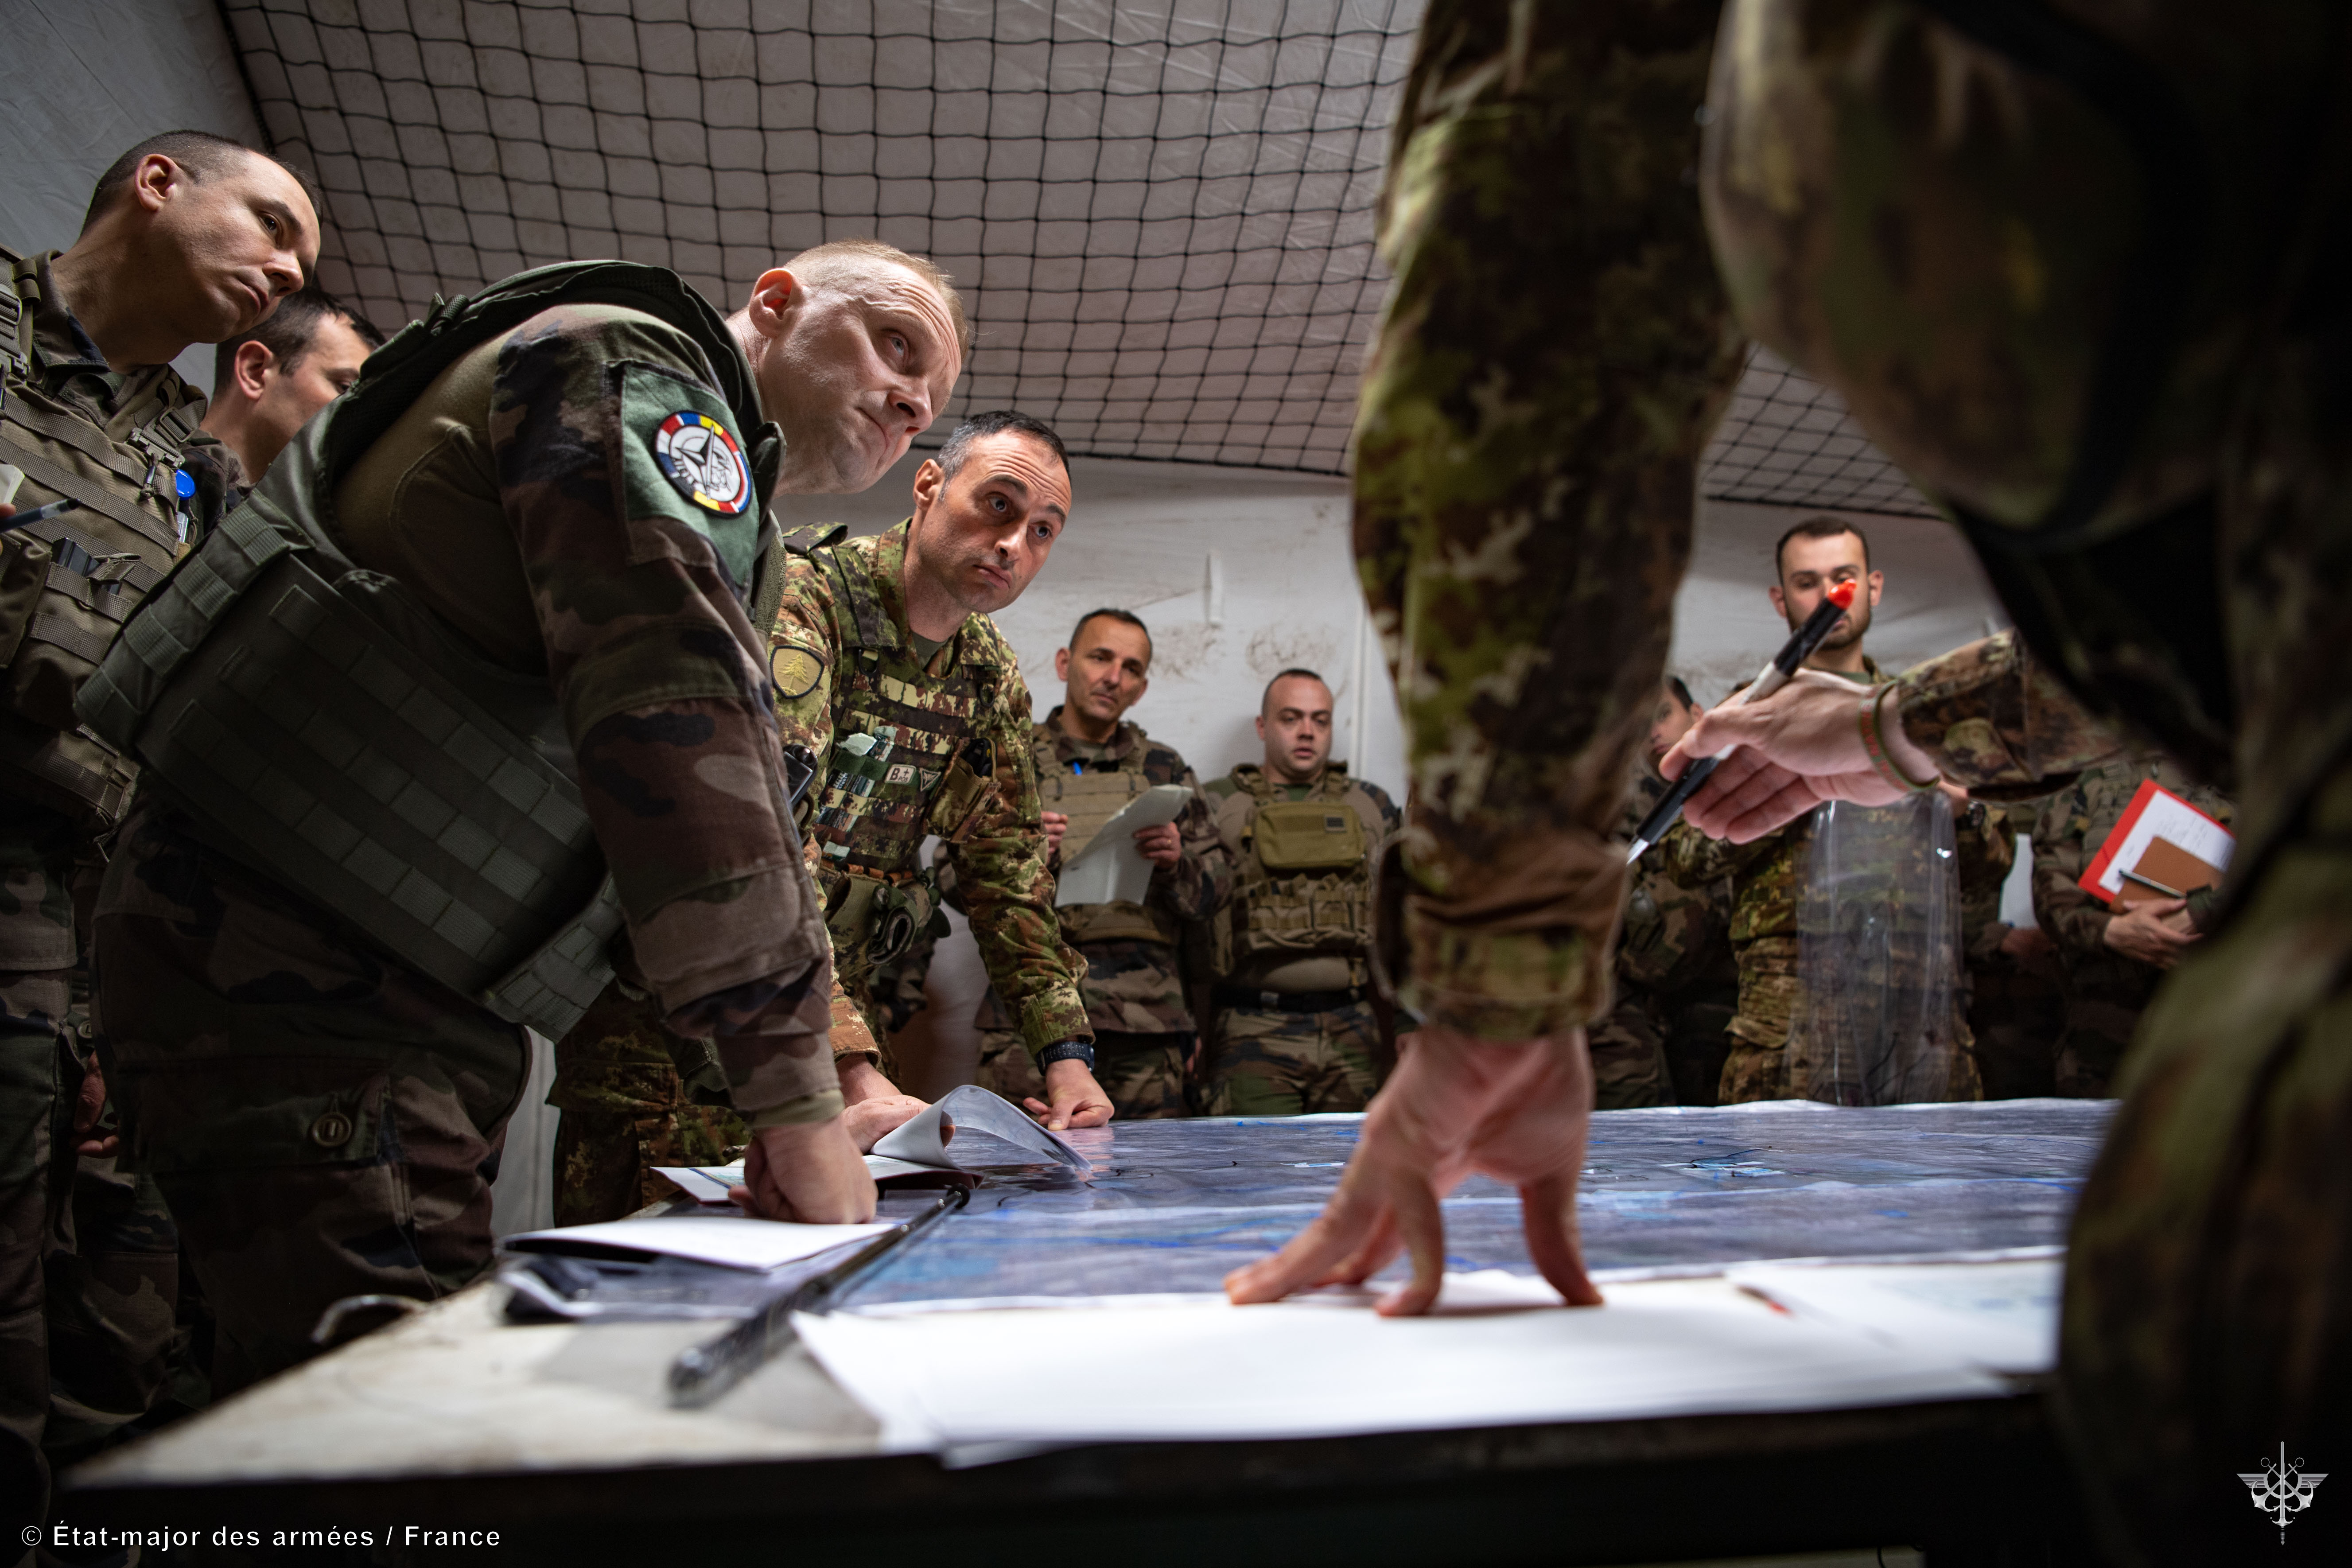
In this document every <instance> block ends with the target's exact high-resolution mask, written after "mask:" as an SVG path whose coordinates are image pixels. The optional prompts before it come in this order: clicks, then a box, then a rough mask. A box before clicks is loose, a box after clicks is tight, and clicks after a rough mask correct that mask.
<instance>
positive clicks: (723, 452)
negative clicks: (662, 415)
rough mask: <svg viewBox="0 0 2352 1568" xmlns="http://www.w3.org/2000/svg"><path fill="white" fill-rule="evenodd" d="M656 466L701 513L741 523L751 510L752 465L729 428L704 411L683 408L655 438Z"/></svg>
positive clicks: (669, 419)
mask: <svg viewBox="0 0 2352 1568" xmlns="http://www.w3.org/2000/svg"><path fill="white" fill-rule="evenodd" d="M654 461H656V462H657V463H659V464H660V465H661V471H662V472H663V473H664V474H666V475H667V476H668V478H669V482H670V483H671V484H674V485H676V486H677V489H678V493H679V494H681V495H683V496H684V497H686V499H687V500H690V501H692V502H693V503H694V504H695V505H697V506H698V507H705V508H708V509H709V510H712V511H715V512H718V513H719V514H721V515H722V516H726V517H737V516H740V515H741V514H742V512H743V511H744V510H746V509H747V508H749V507H750V506H751V463H750V462H749V461H748V460H746V459H745V458H744V456H743V448H742V447H739V446H737V445H736V444H735V437H732V436H730V435H729V434H728V433H727V426H724V425H721V424H720V423H719V421H718V420H716V419H713V418H712V417H710V416H709V415H708V414H704V413H702V412H701V411H699V410H698V409H693V408H681V409H679V410H678V411H677V413H675V414H673V415H671V416H669V417H668V418H667V419H665V420H663V421H662V424H661V428H660V429H658V430H656V431H655V432H654Z"/></svg>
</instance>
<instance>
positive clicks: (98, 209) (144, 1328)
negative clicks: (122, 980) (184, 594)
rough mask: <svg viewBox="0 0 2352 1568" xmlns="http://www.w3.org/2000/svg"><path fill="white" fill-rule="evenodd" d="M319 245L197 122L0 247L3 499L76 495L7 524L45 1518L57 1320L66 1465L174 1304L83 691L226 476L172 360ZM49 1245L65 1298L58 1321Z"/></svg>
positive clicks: (111, 788)
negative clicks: (132, 1167)
mask: <svg viewBox="0 0 2352 1568" xmlns="http://www.w3.org/2000/svg"><path fill="white" fill-rule="evenodd" d="M318 246H319V229H318V217H317V213H316V210H315V208H314V207H313V206H312V205H311V202H310V195H309V194H308V192H307V191H306V190H305V188H304V187H303V184H302V183H301V182H300V180H299V179H298V178H297V177H296V176H295V175H294V174H293V173H292V172H291V171H289V170H288V169H287V168H286V167H285V166H284V165H283V164H281V163H278V162H277V161H276V160H274V159H271V158H268V157H267V156H265V155H263V154H261V153H256V152H253V151H252V150H251V149H249V148H246V147H243V146H240V145H238V144H237V143H236V142H230V141H227V140H226V139H224V138H221V137H217V136H212V135H207V134H205V133H204V132H193V131H184V132H169V133H167V134H165V135H162V136H157V137H152V138H150V139H149V140H148V141H145V142H141V143H140V144H139V145H138V146H136V147H133V148H132V149H131V150H130V151H129V152H127V153H123V154H122V155H121V157H120V158H117V159H116V160H115V161H114V163H112V164H111V165H110V166H109V168H108V169H107V170H106V172H105V173H104V174H101V175H100V177H99V180H98V184H97V186H96V188H95V190H94V191H93V192H92V194H91V196H90V202H89V211H88V213H87V215H86V216H84V218H83V220H82V228H81V233H80V235H79V237H78V238H77V239H76V240H75V241H74V243H73V245H72V246H71V247H69V248H68V249H67V250H64V251H61V252H51V253H48V254H47V255H38V256H28V257H19V256H16V255H15V254H14V253H0V261H5V264H6V266H7V267H8V269H9V278H8V286H7V288H6V289H5V290H0V358H5V385H0V464H5V465H7V466H8V467H9V468H14V469H16V471H17V472H18V473H19V474H21V475H22V480H21V483H19V484H18V485H17V486H16V489H15V491H14V497H13V507H6V508H0V511H7V512H9V513H10V514H11V515H12V516H13V514H14V513H17V512H28V511H31V510H35V509H37V508H41V507H45V506H47V505H50V504H53V503H56V502H59V501H68V502H71V503H73V504H72V507H71V509H70V510H66V511H64V512H63V513H61V514H59V515H57V516H53V517H50V518H48V519H47V520H43V521H30V522H26V523H22V524H18V525H16V526H15V527H8V528H7V529H6V531H5V532H0V666H5V689H0V871H5V885H6V896H5V899H0V1447H5V1453H4V1454H0V1472H5V1473H0V1488H5V1495H7V1496H9V1497H11V1498H15V1499H22V1500H26V1501H27V1502H30V1503H32V1504H33V1505H34V1506H39V1504H38V1500H39V1499H40V1498H41V1497H43V1496H44V1495H46V1490H47V1475H46V1467H45V1466H44V1465H43V1464H42V1461H41V1459H40V1456H39V1448H40V1445H41V1443H42V1441H43V1439H44V1436H45V1435H49V1434H46V1433H45V1427H46V1426H47V1418H48V1415H49V1411H50V1405H51V1384H50V1363H51V1350H52V1347H51V1344H50V1340H49V1333H48V1327H47V1323H46V1322H45V1317H48V1316H52V1315H53V1316H55V1317H56V1318H57V1319H58V1321H60V1323H61V1324H62V1325H63V1326H64V1327H65V1330H66V1337H67V1339H68V1342H69V1343H70V1345H71V1346H72V1349H71V1350H70V1352H68V1354H67V1357H66V1360H67V1363H68V1376H67V1377H65V1378H64V1379H62V1380H61V1382H60V1386H59V1391H58V1392H59V1395H60V1399H59V1403H60V1405H61V1406H62V1407H63V1408H64V1409H66V1410H68V1411H70V1412H72V1413H73V1415H74V1416H75V1419H73V1420H71V1421H70V1422H68V1423H62V1424H61V1425H60V1427H59V1430H58V1432H57V1433H55V1434H54V1436H56V1437H57V1438H58V1439H59V1440H61V1441H63V1442H64V1443H66V1444H67V1446H68V1450H67V1451H68V1452H69V1453H70V1452H74V1451H79V1450H80V1449H84V1448H86V1447H89V1446H90V1445H92V1444H94V1443H95V1442H97V1441H99V1440H101V1439H102V1438H103V1436H105V1435H106V1434H107V1433H108V1432H110V1431H111V1430H112V1429H114V1428H115V1427H117V1426H120V1425H121V1424H122V1423H124V1422H127V1421H129V1420H131V1419H133V1418H135V1417H136V1416H138V1415H141V1414H142V1413H143V1412H144V1410H145V1409H146V1408H147V1405H148V1404H149V1403H150V1402H151V1401H152V1399H153V1398H154V1397H155V1395H156V1394H157V1393H158V1392H159V1390H160V1388H161V1385H162V1379H163V1357H164V1352H165V1349H166V1347H167V1345H168V1343H169V1341H170V1339H171V1335H172V1331H173V1321H172V1320H173V1302H174V1300H176V1298H177V1295H178V1266H177V1259H176V1237H174V1235H173V1231H172V1227H171V1222H170V1220H169V1217H168V1216H167V1215H165V1214H164V1213H163V1208H162V1205H160V1203H157V1202H154V1201H152V1194H150V1198H149V1201H143V1202H142V1200H141V1194H140V1190H139V1189H140V1188H142V1187H143V1186H145V1185H147V1184H144V1183H142V1182H140V1181H139V1180H138V1179H137V1178H135V1177H133V1176H131V1174H130V1173H128V1172H127V1171H123V1170H121V1169H119V1168H118V1167H119V1163H120V1162H119V1160H118V1155H119V1142H118V1140H117V1138H116V1137H115V1135H113V1134H112V1133H111V1132H110V1131H106V1130H105V1129H104V1128H103V1127H101V1126H100V1125H99V1121H100V1112H101V1110H102V1108H103V1107H104V1106H105V1103H106V1089H105V1085H104V1082H103V1080H102V1077H101V1075H100V1070H99V1067H98V1063H97V1058H96V1056H95V1054H94V1053H93V1051H92V1049H91V1046H90V1040H89V1029H88V1026H86V1025H79V1024H75V1025H71V1026H69V1024H68V1009H69V1008H70V1007H72V1006H73V1005H74V1004H75V1000H76V999H75V997H74V994H73V993H74V991H75V989H76V986H77V983H78V981H79V980H80V979H81V978H82V977H83V975H84V973H85V972H84V971H82V970H81V968H80V961H81V959H82V958H83V956H84V955H85V954H86V952H87V943H88V939H89V912H90V902H91V895H92V894H93V893H94V891H95V880H96V874H97V868H99V867H100V865H102V864H103V861H102V858H101V857H100V853H99V851H98V847H97V846H98V844H99V842H100V840H101V839H102V838H103V837H104V836H105V835H106V834H108V833H109V832H110V831H111V830H112V828H113V826H114V825H115V823H116V821H117V820H118V818H119V816H120V814H121V810H122V807H123V803H124V800H125V798H126V796H127V795H128V792H129V786H130V783H131V776H132V770H131V765H130V764H129V763H126V762H125V761H124V760H122V759H121V757H119V756H118V755H116V753H115V752H113V750H112V749H111V748H110V747H108V746H106V745H104V744H103V743H101V742H99V741H97V740H96V739H94V738H92V737H91V736H90V735H89V734H88V733H87V732H85V731H82V730H81V729H80V728H79V721H78V720H77V718H76V716H75V714H74V710H73V700H74V697H75V694H76V693H77V691H79V689H80V687H81V685H82V683H83V681H84V680H85V679H87V678H88V677H89V673H90V671H91V670H92V669H93V668H95V666H96V663H97V661H98V659H99V658H101V657H102V656H103V655H104V653H105V650H106V648H107V647H108V646H109V644H110V642H111V641H112V639H113V637H114V635H115V632H116V629H117V628H118V627H119V626H120V625H121V621H122V618H123V617H124V616H127V615H128V614H129V613H130V612H131V609H132V608H133V607H134V606H135V605H138V604H139V602H140V601H141V599H142V597H144V596H145V595H146V594H147V593H148V592H149V591H150V590H152V588H153V587H154V586H155V584H157V583H158V582H160V581H161V579H162V575H163V573H164V572H165V571H167V570H168V569H169V568H170V566H171V564H172V563H173V559H174V558H175V556H176V555H177V553H178V550H179V547H180V542H181V541H182V540H183V539H184V538H185V537H186V536H187V534H188V533H189V532H190V531H191V529H194V531H199V532H200V531H202V529H203V527H204V526H205V523H207V522H208V521H210V519H211V513H210V512H209V511H208V510H205V501H206V500H212V501H215V502H216V501H217V499H218V497H219V495H220V488H219V485H218V482H217V479H214V481H213V482H212V483H210V484H209V485H208V486H207V487H206V489H208V491H209V496H208V497H207V496H193V497H192V496H186V495H184V494H183V492H182V489H181V486H180V483H179V481H180V479H182V477H183V465H184V462H186V463H187V465H188V467H189V468H194V469H200V470H201V471H203V472H205V473H206V474H207V475H216V474H217V472H218V469H217V468H216V467H215V466H214V465H213V464H211V463H209V462H203V461H200V460H191V459H192V458H193V455H194V452H195V451H196V450H197V449H198V448H202V447H207V446H209V445H210V444H209V443H207V442H205V441H204V440H202V439H201V438H200V437H198V433H197V422H198V419H199V417H200V416H201V415H202V413H203V405H204V400H203V398H202V397H201V396H200V395H198V394H197V393H196V392H195V391H194V390H193V389H192V388H191V387H189V386H188V385H187V384H186V383H185V382H184V381H182V380H181V379H180V377H179V375H178V374H177V373H175V372H174V371H173V369H172V368H171V363H170V362H171V360H172V359H173V356H174V355H176V354H178V353H181V352H182V351H184V349H186V348H187V347H188V346H189V345H190V344H192V343H200V342H203V343H209V342H219V341H221V340H222V339H225V338H232V337H235V336H236V335H237V334H238V333H240V332H244V331H250V330H252V329H253V328H254V327H255V326H257V324H259V323H260V322H261V321H263V319H264V318H266V317H267V316H268V313H269V312H270V311H271V310H273V309H275V308H276V307H277V305H278V302H279V301H280V300H283V299H284V298H285V297H286V296H288V295H289V294H291V293H293V292H294V290H296V289H299V288H300V287H301V285H302V279H303V276H304V274H305V273H306V272H307V270H308V269H309V268H310V265H311V263H312V261H313V260H315V259H316V258H317V256H318ZM211 449H212V450H213V451H215V452H216V451H217V450H218V448H217V447H212V448H211ZM189 488H190V489H194V480H193V479H190V481H189ZM5 522H6V520H5V519H0V526H5ZM69 1189H70V1194H69ZM85 1189H90V1190H89V1192H88V1194H87V1195H89V1196H90V1197H91V1198H92V1200H93V1201H92V1202H91V1203H89V1204H87V1205H85V1204H83V1203H81V1202H79V1201H78V1200H79V1199H80V1198H82V1197H83V1196H84V1195H86V1194H85ZM98 1189H102V1191H100V1190H98ZM69 1198H70V1201H69ZM78 1220H79V1221H81V1222H85V1223H86V1224H87V1227H88V1228H89V1231H90V1234H89V1236H88V1237H82V1236H80V1235H79V1228H78V1226H77V1221H78ZM85 1241H86V1242H87V1247H83V1246H82V1244H83V1243H84V1242H85ZM78 1249H79V1250H86V1251H87V1253H88V1256H87V1257H86V1258H81V1257H78V1256H77V1252H78ZM45 1254H47V1259H46V1262H47V1269H48V1271H49V1272H51V1273H53V1274H55V1275H56V1276H57V1277H58V1291H57V1295H56V1297H55V1300H54V1305H53V1308H52V1309H51V1310H50V1311H48V1312H45V1310H44V1304H43V1279H44V1264H45ZM68 1426H70V1427H71V1428H72V1429H71V1430H67V1429H66V1428H67V1427H68ZM10 1534H11V1536H12V1538H13V1535H14V1528H13V1522H12V1528H11V1531H10Z"/></svg>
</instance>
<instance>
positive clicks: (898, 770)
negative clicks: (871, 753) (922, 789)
mask: <svg viewBox="0 0 2352 1568" xmlns="http://www.w3.org/2000/svg"><path fill="white" fill-rule="evenodd" d="M914 778H915V764H914V763H891V764H890V772H889V773H888V774H887V776H886V777H885V778H884V779H883V781H882V782H883V783H884V784H912V783H913V782H914Z"/></svg>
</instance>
